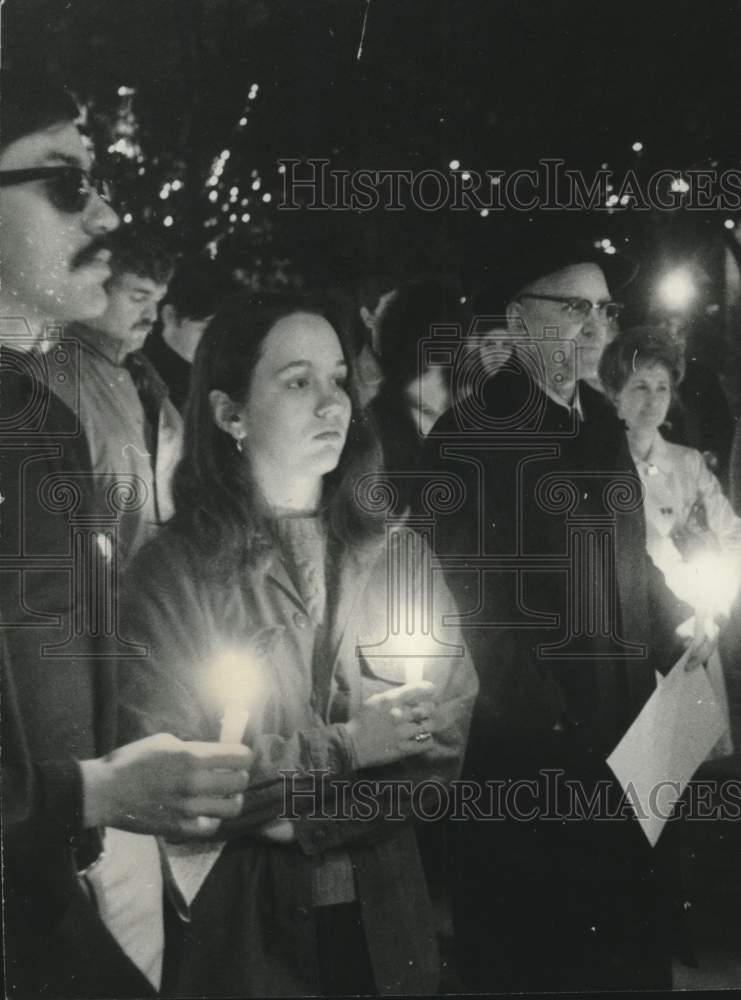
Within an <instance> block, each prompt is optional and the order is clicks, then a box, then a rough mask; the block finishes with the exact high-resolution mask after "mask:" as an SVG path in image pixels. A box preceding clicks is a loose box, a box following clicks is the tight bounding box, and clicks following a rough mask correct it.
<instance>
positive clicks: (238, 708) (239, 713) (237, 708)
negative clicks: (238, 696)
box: [219, 701, 250, 743]
mask: <svg viewBox="0 0 741 1000" xmlns="http://www.w3.org/2000/svg"><path fill="white" fill-rule="evenodd" d="M249 721H250V713H249V710H248V709H247V708H245V706H244V705H243V704H241V703H240V702H238V701H228V702H227V703H226V706H225V707H224V714H223V715H222V717H221V731H220V733H219V742H220V743H241V742H242V738H243V737H244V731H245V729H246V728H247V723H248V722H249Z"/></svg>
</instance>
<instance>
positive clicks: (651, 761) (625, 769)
mask: <svg viewBox="0 0 741 1000" xmlns="http://www.w3.org/2000/svg"><path fill="white" fill-rule="evenodd" d="M688 658H689V652H687V653H685V654H684V655H683V656H682V657H681V659H680V660H679V661H678V662H677V663H676V664H675V665H674V667H673V668H672V669H671V671H670V672H669V673H668V674H667V676H666V677H664V678H662V679H661V682H660V683H659V684H658V686H657V688H656V690H655V691H654V692H653V694H652V695H651V697H650V698H649V699H648V701H647V702H646V704H645V705H644V706H643V708H642V709H641V712H640V714H639V715H638V717H637V718H636V720H635V722H634V723H633V725H632V726H631V727H630V729H628V731H627V733H626V734H625V736H624V737H623V738H622V740H621V741H620V742H619V743H618V745H617V746H616V747H615V749H614V750H613V751H612V753H611V754H610V756H609V757H608V758H607V764H608V766H609V767H610V769H611V770H612V772H613V773H614V775H615V777H616V778H617V779H618V781H619V782H620V784H621V785H622V787H623V790H624V791H625V793H626V795H627V796H628V798H629V800H630V802H631V804H632V806H633V808H634V810H635V812H636V816H637V818H638V822H639V823H640V824H641V827H642V829H643V832H644V833H645V835H646V837H647V839H648V841H649V843H650V844H651V846H652V847H653V846H654V845H655V844H656V842H657V840H658V839H659V836H660V835H661V831H662V830H663V829H664V824H665V823H666V821H667V819H668V818H669V817H670V816H671V812H672V809H673V807H674V804H675V803H676V802H677V800H678V799H679V798H680V797H681V795H682V792H683V791H684V789H685V787H686V785H687V782H688V781H689V780H690V778H691V777H692V775H693V774H694V773H695V771H696V770H697V768H698V767H699V766H700V764H702V762H703V761H704V760H705V758H706V757H707V756H708V754H709V753H710V751H711V750H712V748H713V746H714V745H715V744H716V742H717V741H718V739H719V738H720V736H721V735H722V734H723V732H724V730H725V728H726V722H725V720H724V718H723V713H722V711H721V710H720V709H719V707H718V703H717V699H716V696H715V693H714V691H713V687H712V685H711V683H710V681H709V680H708V677H707V674H706V672H705V669H704V668H703V667H698V668H697V669H695V670H691V671H687V670H685V666H686V663H687V660H688Z"/></svg>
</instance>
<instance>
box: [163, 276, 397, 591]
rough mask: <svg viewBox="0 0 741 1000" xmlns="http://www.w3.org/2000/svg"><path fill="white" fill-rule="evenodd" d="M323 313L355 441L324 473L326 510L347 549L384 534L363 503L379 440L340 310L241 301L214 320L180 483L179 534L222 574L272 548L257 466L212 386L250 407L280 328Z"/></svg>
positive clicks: (323, 303) (176, 484)
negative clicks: (340, 367)
mask: <svg viewBox="0 0 741 1000" xmlns="http://www.w3.org/2000/svg"><path fill="white" fill-rule="evenodd" d="M299 312H302V313H311V314H313V315H316V316H322V317H323V318H324V319H326V320H327V322H328V323H330V324H331V326H332V327H333V329H334V330H335V332H336V333H337V337H338V339H339V341H340V344H341V346H342V349H343V353H344V355H345V361H346V362H347V368H348V378H347V383H346V391H347V393H348V395H349V397H350V401H351V404H352V411H351V419H350V426H349V429H348V435H347V441H346V443H345V447H344V449H343V452H342V455H341V457H340V461H339V463H338V465H337V468H336V469H335V470H334V471H333V472H331V473H328V474H327V475H325V476H324V491H323V498H322V504H323V510H324V512H325V516H326V517H327V521H328V524H329V526H330V529H331V531H332V533H333V534H334V535H335V537H336V538H338V539H339V540H340V542H342V543H345V544H348V543H351V542H358V541H363V540H365V539H367V538H368V537H369V536H370V535H371V534H373V533H375V532H377V531H378V530H379V527H380V525H379V521H378V518H376V517H374V516H372V515H370V514H368V513H367V512H364V511H362V510H361V509H360V508H359V507H358V505H357V504H356V502H355V484H356V483H357V481H358V479H359V477H360V476H362V475H363V474H365V473H370V472H375V471H377V470H378V468H379V465H380V459H379V449H378V445H377V442H376V439H375V436H374V434H373V432H372V430H371V428H370V425H369V424H368V422H367V420H366V417H365V415H364V413H363V411H362V409H361V406H360V403H359V397H358V392H357V374H356V368H355V357H354V353H353V349H352V342H351V339H350V335H349V333H348V332H347V330H346V327H345V324H344V323H343V322H342V315H343V313H342V308H341V306H340V304H339V303H338V302H336V301H335V300H334V299H333V298H332V297H331V296H329V295H318V294H306V293H303V292H299V293H295V294H291V293H277V294H270V295H254V294H251V293H242V294H239V295H237V296H234V297H233V298H232V299H231V300H229V301H228V302H226V303H225V304H224V305H223V306H222V308H220V309H219V310H218V312H217V313H216V315H215V316H214V318H213V320H212V321H211V322H210V323H209V325H208V327H207V328H206V331H205V333H204V335H203V337H202V339H201V342H200V344H199V346H198V350H197V352H196V356H195V361H194V366H193V375H192V382H191V390H190V396H189V398H188V404H187V407H186V412H185V440H184V445H183V458H182V459H181V460H180V463H179V464H178V467H177V469H176V470H175V476H174V481H173V493H174V501H175V516H174V519H173V522H172V524H173V527H174V528H175V529H176V530H177V531H180V532H183V533H185V534H186V535H187V536H188V537H189V539H190V540H191V541H192V542H194V543H195V544H196V545H198V546H199V547H201V548H202V549H203V551H204V553H205V554H206V555H207V556H208V563H209V564H210V565H211V566H212V567H213V568H214V569H218V571H219V572H220V573H223V572H224V571H225V570H227V571H231V572H234V571H238V570H239V569H241V568H242V567H244V566H245V565H248V564H254V563H256V562H257V561H258V560H259V559H260V557H261V556H263V555H264V554H265V552H266V551H267V550H268V549H269V548H270V546H271V544H272V543H271V534H270V530H269V526H268V523H267V521H266V518H265V514H264V512H263V509H262V508H261V506H260V504H259V501H258V495H257V487H256V484H255V479H254V475H253V472H252V467H251V464H250V462H249V461H248V460H247V458H246V456H245V455H242V454H240V453H239V451H238V449H237V447H236V444H235V441H234V439H233V438H232V437H231V435H229V434H228V433H226V431H223V430H221V428H220V427H218V426H217V424H216V422H215V420H214V418H213V414H212V411H211V405H210V403H209V393H210V392H212V391H213V390H214V389H220V390H221V391H222V392H225V393H226V394H227V395H228V396H229V397H230V398H231V399H232V400H234V402H235V403H238V404H243V403H244V402H245V401H246V399H247V396H248V394H249V391H250V385H251V382H252V377H253V374H254V371H255V367H256V365H257V363H258V361H259V359H260V355H261V352H262V345H263V342H264V340H265V338H266V337H267V335H268V334H269V333H270V331H271V330H272V329H273V327H274V326H275V324H276V323H277V322H278V321H279V320H281V319H283V318H285V317H287V316H292V315H294V314H295V313H299Z"/></svg>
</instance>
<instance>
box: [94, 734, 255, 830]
mask: <svg viewBox="0 0 741 1000" xmlns="http://www.w3.org/2000/svg"><path fill="white" fill-rule="evenodd" d="M251 763H252V751H251V750H250V749H249V748H248V747H245V746H242V744H241V743H199V742H187V743H186V742H184V741H183V740H179V739H177V737H175V736H171V735H170V734H169V733H157V734H156V735H155V736H147V737H146V738H145V739H142V740H137V741H136V742H135V743H129V744H128V745H127V746H124V747H119V748H118V749H117V750H114V751H113V752H112V753H109V754H108V755H107V756H106V757H101V758H99V759H98V760H86V761H82V763H81V765H80V766H81V769H82V781H83V803H84V806H83V809H84V825H85V826H86V827H89V826H116V827H119V828H121V829H122V830H131V831H133V832H135V833H152V834H162V835H164V836H171V837H177V838H181V839H182V838H189V837H203V836H210V835H211V834H214V833H215V832H216V830H217V829H218V827H219V824H220V823H221V820H222V819H227V818H231V817H234V816H238V815H239V813H240V811H241V809H242V802H243V798H242V794H241V793H242V792H243V791H244V790H245V788H246V787H247V783H248V781H249V767H250V764H251Z"/></svg>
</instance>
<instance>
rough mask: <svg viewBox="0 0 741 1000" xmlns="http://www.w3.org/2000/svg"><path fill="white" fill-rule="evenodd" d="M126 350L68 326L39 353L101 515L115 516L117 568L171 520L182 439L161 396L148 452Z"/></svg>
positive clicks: (95, 333)
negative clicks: (72, 429) (80, 447)
mask: <svg viewBox="0 0 741 1000" xmlns="http://www.w3.org/2000/svg"><path fill="white" fill-rule="evenodd" d="M60 348H61V350H60ZM127 353H128V350H127V347H126V345H125V344H123V343H122V342H120V341H116V340H113V339H112V338H110V337H108V336H107V335H106V334H104V333H102V332H100V331H98V330H94V329H92V328H90V327H86V326H83V325H82V324H72V325H71V326H69V327H67V328H66V330H65V339H64V341H63V342H62V344H60V345H59V346H58V347H52V349H51V350H50V351H49V352H48V354H47V355H46V362H47V365H48V368H49V384H50V386H51V388H52V389H53V390H54V391H55V392H56V393H57V395H58V396H60V397H61V399H62V400H63V401H64V402H65V403H66V404H67V405H68V406H69V407H70V409H71V410H72V411H73V412H74V413H77V414H79V418H80V421H81V424H82V429H83V430H84V432H85V435H86V437H87V440H88V444H89V446H90V457H91V459H92V465H93V472H94V473H95V474H96V488H97V490H98V492H99V495H100V497H101V512H102V513H106V514H109V515H114V514H115V515H117V520H118V524H119V528H118V567H119V569H123V568H125V566H126V565H127V564H128V562H129V561H130V560H131V558H132V556H133V555H134V554H135V553H136V552H137V551H138V549H140V548H141V546H142V545H143V544H144V542H146V541H148V539H150V538H151V537H152V536H153V535H154V533H155V532H156V530H157V528H158V526H159V525H160V524H163V523H164V522H165V521H167V520H168V518H170V517H171V516H172V513H173V506H172V493H171V482H172V475H173V472H174V471H175V466H176V465H177V463H178V461H179V459H180V454H181V451H182V440H183V424H182V419H181V417H180V414H179V413H178V411H177V410H176V408H175V407H174V405H173V404H172V403H171V402H170V400H169V399H168V398H165V399H163V401H162V405H161V406H160V410H159V426H158V428H157V448H156V453H155V455H154V456H152V455H151V454H150V450H149V446H148V443H147V432H146V420H145V416H144V410H143V407H142V404H141V401H140V399H139V395H138V393H137V390H136V386H135V385H134V381H133V379H132V377H131V375H130V373H129V371H128V370H127V369H126V368H125V367H124V360H125V357H126V354H127Z"/></svg>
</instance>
